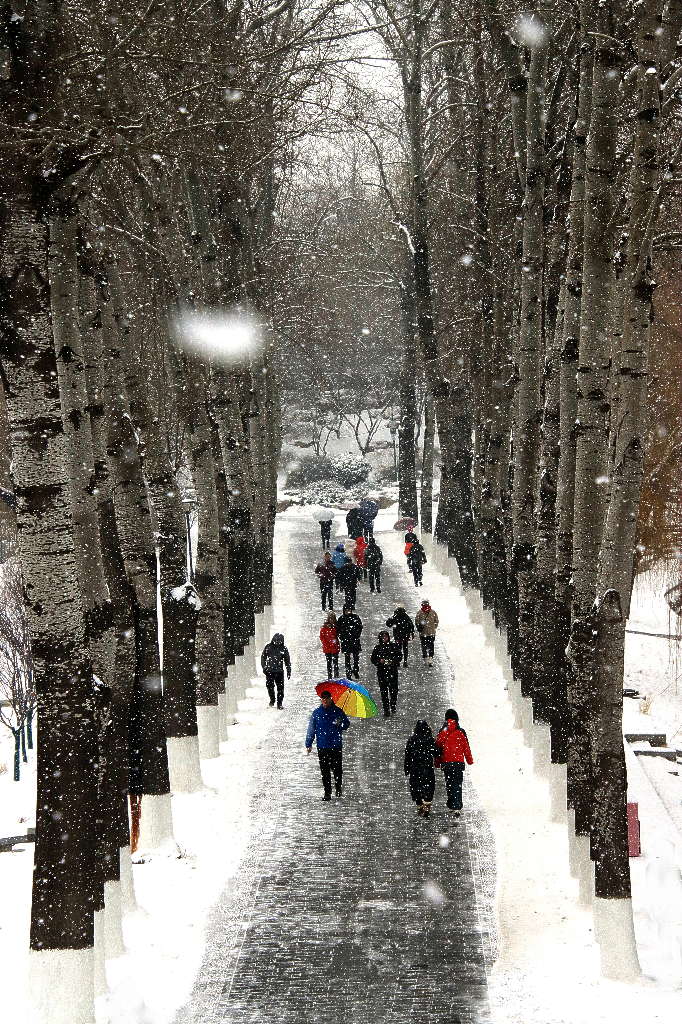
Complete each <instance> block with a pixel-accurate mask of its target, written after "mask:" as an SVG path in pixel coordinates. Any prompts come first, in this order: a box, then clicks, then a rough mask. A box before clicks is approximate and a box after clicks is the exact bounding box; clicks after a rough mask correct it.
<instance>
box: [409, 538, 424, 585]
mask: <svg viewBox="0 0 682 1024" xmlns="http://www.w3.org/2000/svg"><path fill="white" fill-rule="evenodd" d="M425 564H426V552H425V551H424V548H423V547H422V546H421V544H420V543H419V541H418V540H417V541H414V543H413V544H412V547H411V548H410V553H409V555H408V556H407V567H408V569H409V570H410V572H411V573H412V576H413V578H414V585H415V587H421V586H423V582H422V581H423V579H424V565H425Z"/></svg>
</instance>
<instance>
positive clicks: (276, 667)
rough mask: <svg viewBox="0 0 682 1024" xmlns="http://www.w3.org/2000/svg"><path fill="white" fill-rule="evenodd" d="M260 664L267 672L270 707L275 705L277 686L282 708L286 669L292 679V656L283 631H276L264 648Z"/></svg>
mask: <svg viewBox="0 0 682 1024" xmlns="http://www.w3.org/2000/svg"><path fill="white" fill-rule="evenodd" d="M260 665H261V668H262V669H263V672H264V673H265V686H266V688H267V691H268V697H269V698H270V707H271V708H272V707H274V706H275V687H276V688H277V707H278V708H279V710H280V711H281V710H282V702H283V701H284V670H285V669H286V673H287V679H291V658H290V657H289V651H288V650H287V649H286V647H285V646H284V637H283V635H282V634H281V633H275V634H274V635H273V637H272V640H271V641H270V643H269V644H266V645H265V647H264V648H263V652H262V654H261V656H260Z"/></svg>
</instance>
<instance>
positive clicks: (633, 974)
mask: <svg viewBox="0 0 682 1024" xmlns="http://www.w3.org/2000/svg"><path fill="white" fill-rule="evenodd" d="M592 912H593V914H594V933H595V937H596V939H597V942H598V943H599V954H600V960H601V973H602V976H603V977H604V978H610V979H611V980H612V981H636V980H637V979H638V978H639V977H640V974H641V969H640V966H639V957H638V956H637V942H636V940H635V926H634V921H633V918H632V900H630V899H613V900H607V899H602V898H601V897H600V896H595V897H594V900H593V903H592Z"/></svg>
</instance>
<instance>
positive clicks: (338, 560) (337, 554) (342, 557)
mask: <svg viewBox="0 0 682 1024" xmlns="http://www.w3.org/2000/svg"><path fill="white" fill-rule="evenodd" d="M345 561H346V546H345V544H337V545H336V547H335V548H334V554H333V555H332V562H333V563H334V565H335V566H336V568H337V569H340V568H341V566H342V565H343V563H344V562H345Z"/></svg>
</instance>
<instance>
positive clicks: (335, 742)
mask: <svg viewBox="0 0 682 1024" xmlns="http://www.w3.org/2000/svg"><path fill="white" fill-rule="evenodd" d="M349 725H350V722H349V721H348V716H347V715H346V713H345V712H344V711H342V710H341V708H337V706H336V704H335V703H334V701H333V700H332V695H331V693H330V692H329V690H323V691H322V693H321V694H320V707H319V708H315V710H314V711H313V713H312V715H311V716H310V722H309V723H308V731H307V733H306V736H305V746H306V750H307V752H308V753H310V751H311V750H312V749H313V740H317V756H318V758H319V759H320V772H321V773H322V785H323V786H324V796H323V797H322V799H323V800H331V798H332V775H333V776H334V788H335V790H336V795H337V796H338V797H340V796H341V789H342V782H343V764H342V748H343V736H342V733H344V732H345V730H346V729H347V728H348V726H349Z"/></svg>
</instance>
